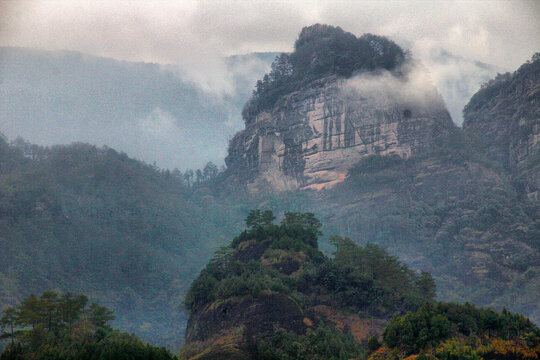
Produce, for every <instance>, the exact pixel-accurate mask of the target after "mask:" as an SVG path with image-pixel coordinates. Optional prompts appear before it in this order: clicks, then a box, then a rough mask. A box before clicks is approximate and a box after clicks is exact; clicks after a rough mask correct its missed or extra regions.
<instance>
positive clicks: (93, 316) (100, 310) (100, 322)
mask: <svg viewBox="0 0 540 360" xmlns="http://www.w3.org/2000/svg"><path fill="white" fill-rule="evenodd" d="M88 320H90V322H91V323H92V324H93V325H94V326H95V327H96V329H104V328H107V327H108V325H107V323H108V322H109V321H112V320H114V315H113V312H112V311H111V310H109V309H107V308H106V307H105V306H100V305H98V304H97V303H92V304H90V309H88Z"/></svg>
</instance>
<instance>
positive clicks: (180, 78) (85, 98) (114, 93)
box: [0, 47, 274, 170]
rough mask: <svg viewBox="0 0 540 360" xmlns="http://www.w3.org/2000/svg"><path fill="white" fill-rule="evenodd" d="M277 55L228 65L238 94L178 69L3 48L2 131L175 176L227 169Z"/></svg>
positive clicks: (247, 58)
mask: <svg viewBox="0 0 540 360" xmlns="http://www.w3.org/2000/svg"><path fill="white" fill-rule="evenodd" d="M273 56H274V54H272V53H261V54H249V55H243V56H235V57H230V58H226V59H223V68H224V70H225V72H226V73H225V74H223V77H224V79H226V80H224V81H227V82H230V86H231V88H232V89H233V90H232V93H230V94H220V93H218V92H208V91H207V90H205V89H204V88H203V87H201V86H200V85H198V84H197V83H195V82H193V81H192V80H190V77H189V76H186V74H185V73H183V71H184V70H182V69H180V68H178V67H175V66H171V65H159V64H149V63H131V62H126V61H117V60H114V59H108V58H100V57H95V56H89V55H85V54H81V53H77V52H72V51H58V52H55V51H44V50H35V49H25V48H13V47H3V48H0V113H1V114H2V115H1V119H0V120H1V121H0V131H1V132H3V133H4V134H6V135H7V136H9V137H10V138H11V139H14V138H15V137H17V136H21V137H23V138H25V139H26V140H29V141H31V142H32V143H36V144H40V145H55V144H69V143H72V142H76V141H82V142H86V143H92V144H94V145H97V146H102V145H107V146H110V147H114V148H116V149H118V150H120V151H125V152H127V153H128V154H129V155H130V156H133V157H136V158H138V159H140V160H143V161H146V162H147V163H154V162H156V163H157V164H158V165H159V166H160V167H164V168H170V169H171V170H172V169H173V168H175V167H177V168H181V169H186V168H199V167H202V166H203V165H204V164H205V163H206V162H208V161H213V162H216V163H221V162H222V159H223V158H224V156H225V153H224V149H225V148H226V145H227V140H228V136H232V135H233V134H234V132H236V131H237V130H238V129H239V127H240V126H241V119H240V111H241V108H242V106H243V104H244V103H245V101H246V100H247V99H248V97H249V96H250V95H251V89H252V86H253V83H254V82H255V80H256V79H257V78H259V77H260V76H262V75H263V74H264V72H266V71H268V69H269V64H270V62H271V60H269V58H273ZM202 144H204V146H202ZM194 154H197V155H196V156H194Z"/></svg>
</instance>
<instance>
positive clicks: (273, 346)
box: [257, 326, 364, 360]
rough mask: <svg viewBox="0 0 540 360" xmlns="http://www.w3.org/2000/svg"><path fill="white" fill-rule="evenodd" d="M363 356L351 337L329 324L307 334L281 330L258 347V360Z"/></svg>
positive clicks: (333, 359)
mask: <svg viewBox="0 0 540 360" xmlns="http://www.w3.org/2000/svg"><path fill="white" fill-rule="evenodd" d="M363 356H364V350H363V348H362V347H361V346H360V345H359V344H358V343H355V341H354V340H353V339H352V337H351V336H348V335H344V334H342V333H341V332H339V331H337V330H336V329H334V328H332V327H325V326H319V327H318V328H317V329H316V330H313V331H310V332H308V334H307V335H305V336H302V335H298V334H295V333H292V332H287V331H285V330H284V329H278V330H277V331H276V332H275V333H274V335H273V336H272V339H271V340H270V341H261V342H260V343H259V344H258V346H257V359H261V360H349V359H352V358H362V357H363Z"/></svg>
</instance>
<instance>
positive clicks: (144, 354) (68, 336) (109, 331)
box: [0, 291, 176, 360]
mask: <svg viewBox="0 0 540 360" xmlns="http://www.w3.org/2000/svg"><path fill="white" fill-rule="evenodd" d="M113 319H114V313H113V312H112V311H111V310H109V309H108V308H106V307H105V306H101V305H99V304H98V303H95V302H93V303H91V304H89V303H88V297H86V295H74V294H71V293H69V292H67V293H65V294H63V295H60V294H58V293H56V292H54V291H45V292H44V293H43V294H41V295H40V296H35V295H34V294H32V295H30V296H28V297H26V298H25V299H23V300H22V301H21V303H19V304H17V305H16V306H12V307H8V308H6V309H4V310H3V313H2V317H1V318H0V330H1V335H0V338H2V339H9V344H8V345H7V347H6V348H5V349H4V350H3V351H1V354H0V359H2V360H24V359H33V360H46V359H55V360H106V359H115V360H174V359H176V357H174V356H173V355H172V354H171V353H170V352H169V351H168V350H166V349H165V348H158V347H155V346H152V345H149V344H144V343H143V342H142V341H141V340H140V339H139V338H137V337H136V336H135V335H133V334H128V333H124V332H120V331H118V330H114V329H113V328H112V327H111V326H110V324H109V323H110V321H111V320H113Z"/></svg>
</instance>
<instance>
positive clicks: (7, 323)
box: [0, 307, 17, 344]
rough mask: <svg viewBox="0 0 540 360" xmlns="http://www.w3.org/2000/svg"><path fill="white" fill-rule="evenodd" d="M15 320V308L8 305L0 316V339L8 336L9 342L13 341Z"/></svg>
mask: <svg viewBox="0 0 540 360" xmlns="http://www.w3.org/2000/svg"><path fill="white" fill-rule="evenodd" d="M16 321H17V309H16V308H14V307H8V308H7V309H5V310H4V315H3V316H2V318H0V327H1V328H2V335H0V338H1V339H6V338H10V339H11V344H13V343H14V341H15V322H16Z"/></svg>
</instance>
